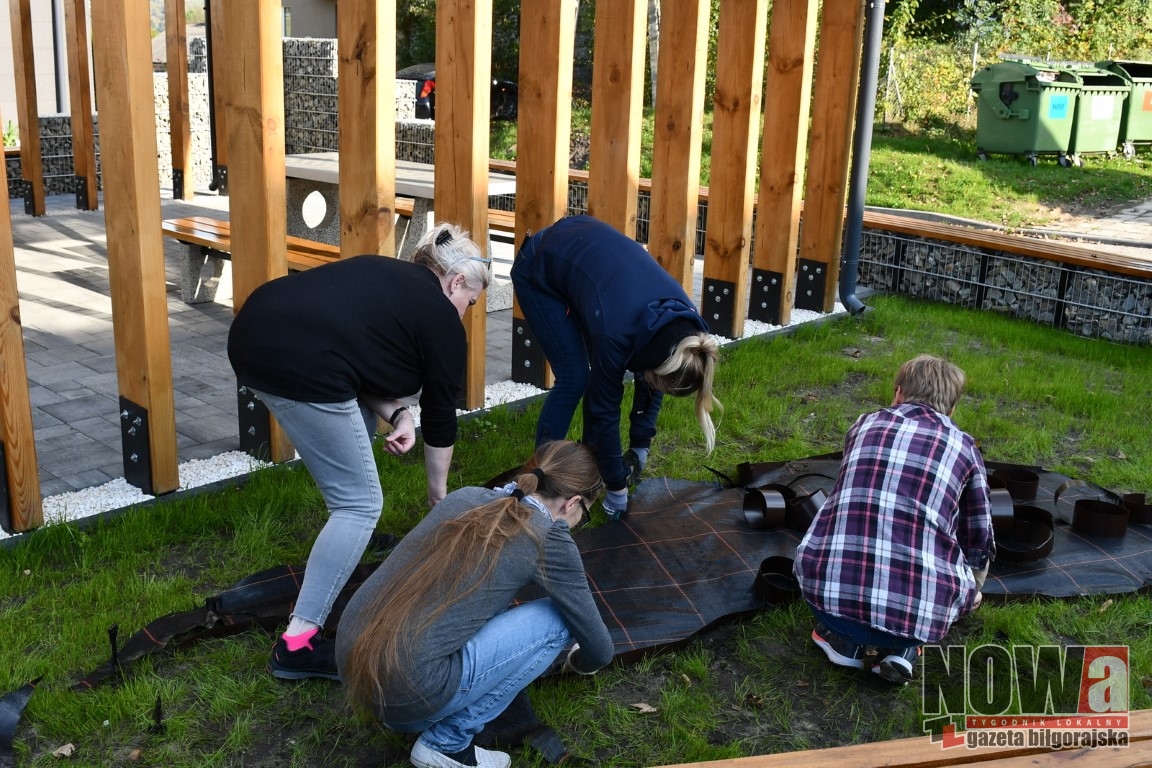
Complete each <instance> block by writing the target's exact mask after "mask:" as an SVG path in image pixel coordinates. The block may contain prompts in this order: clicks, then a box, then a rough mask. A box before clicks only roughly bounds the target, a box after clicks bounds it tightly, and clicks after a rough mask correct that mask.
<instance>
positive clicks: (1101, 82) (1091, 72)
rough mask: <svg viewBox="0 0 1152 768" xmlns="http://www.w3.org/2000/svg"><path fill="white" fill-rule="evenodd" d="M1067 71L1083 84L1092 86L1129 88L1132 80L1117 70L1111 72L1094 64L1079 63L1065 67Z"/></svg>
mask: <svg viewBox="0 0 1152 768" xmlns="http://www.w3.org/2000/svg"><path fill="white" fill-rule="evenodd" d="M1065 71H1066V72H1069V73H1071V74H1072V75H1074V76H1075V77H1076V79H1077V81H1078V82H1079V83H1080V84H1081V85H1086V86H1089V87H1092V88H1098V87H1115V88H1128V87H1129V86H1130V83H1131V81H1130V80H1129V79H1128V78H1127V77H1125V76H1124V75H1121V74H1119V73H1117V72H1110V71H1108V70H1107V69H1101V68H1100V67H1097V66H1096V65H1094V64H1079V65H1077V66H1069V67H1067V68H1066V69H1065Z"/></svg>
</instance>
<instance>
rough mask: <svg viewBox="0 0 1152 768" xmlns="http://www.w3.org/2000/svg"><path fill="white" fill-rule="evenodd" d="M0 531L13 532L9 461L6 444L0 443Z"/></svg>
mask: <svg viewBox="0 0 1152 768" xmlns="http://www.w3.org/2000/svg"><path fill="white" fill-rule="evenodd" d="M0 529H3V530H4V532H5V533H16V531H14V530H12V497H11V496H9V495H8V459H7V458H6V457H5V455H4V443H3V442H0Z"/></svg>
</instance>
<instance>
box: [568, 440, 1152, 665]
mask: <svg viewBox="0 0 1152 768" xmlns="http://www.w3.org/2000/svg"><path fill="white" fill-rule="evenodd" d="M839 464H840V456H839V455H838V454H832V455H827V456H819V457H813V458H809V459H803V460H799V461H792V462H778V463H771V464H745V465H741V466H740V467H737V468H736V470H735V471H732V472H731V473H730V474H729V473H724V474H725V475H727V476H728V477H730V478H731V481H730V482H725V481H724V480H718V481H717V482H691V481H685V480H674V479H669V478H655V479H649V480H645V481H644V482H643V483H641V484H640V485H639V486H637V488H636V489H635V490H634V491H633V493H632V496H631V501H630V504H629V512H628V514H627V515H626V516H625V517H624V519H623V520H622V521H620V522H619V523H609V524H606V525H602V526H599V527H597V528H594V529H591V530H586V531H579V532H577V533H576V536H575V539H576V543H577V546H578V547H579V549H580V551H581V553H582V554H583V556H584V564H585V567H586V569H587V571H588V578H589V581H590V583H591V585H592V589H593V594H594V595H595V597H596V600H597V602H598V604H599V606H600V611H601V615H602V616H603V617H604V620H605V622H606V623H607V625H608V629H609V631H610V632H611V634H612V638H613V640H614V642H615V644H616V653H617V654H618V655H621V654H629V653H632V652H636V651H642V650H645V649H650V648H654V647H658V646H664V645H668V644H672V643H676V642H679V641H682V640H684V639H686V638H688V637H690V636H691V635H693V634H695V633H697V632H699V631H700V630H702V629H704V628H705V627H707V626H708V625H710V624H712V623H714V622H716V621H718V620H720V619H723V618H724V617H726V616H731V615H734V614H741V613H747V612H750V611H756V610H760V609H763V608H765V607H766V605H765V603H764V601H763V600H762V599H761V598H760V597H759V596H758V594H757V592H756V590H755V589H754V585H755V582H756V577H757V575H758V573H759V568H760V564H761V563H762V562H763V561H764V560H765V559H766V558H769V557H773V556H784V557H788V558H792V557H794V555H795V551H796V546H797V544H799V541H800V538H801V536H802V535H803V533H802V531H801V530H793V529H790V528H788V527H787V525H781V526H777V527H774V528H764V529H754V528H752V527H751V526H750V525H749V524H748V523H747V522H745V520H744V515H743V500H744V494H745V492H746V491H747V490H748V489H750V488H755V487H762V486H766V485H774V486H777V487H779V486H784V487H786V488H790V489H791V490H793V491H795V492H796V497H797V498H802V497H804V496H805V495H807V494H811V493H813V492H817V491H824V492H825V493H827V492H828V491H830V490H831V487H832V484H833V482H834V478H835V477H836V473H837V470H838V469H839ZM989 466H990V468H995V467H1001V466H1003V467H1012V466H1015V465H1008V464H997V463H990V464H989ZM1028 469H1031V470H1033V471H1035V472H1036V474H1037V475H1038V476H1039V487H1038V490H1037V492H1036V497H1035V499H1034V500H1031V501H1029V502H1027V503H1028V504H1029V505H1030V506H1034V507H1039V508H1041V509H1045V510H1047V511H1048V512H1050V513H1052V514H1053V516H1054V518H1055V520H1056V524H1055V531H1054V546H1053V549H1052V553H1051V555H1050V556H1049V557H1047V558H1044V559H1042V560H1038V561H1036V562H1032V563H1010V562H1007V561H998V562H996V563H994V564H993V566H992V568H991V570H990V573H989V577H988V580H987V582H986V584H985V586H984V593H985V595H986V596H987V597H989V598H1006V597H1009V596H1018V595H1047V596H1051V597H1072V596H1076V595H1097V594H1121V593H1126V592H1134V591H1137V590H1140V589H1143V588H1145V587H1147V586H1148V585H1149V584H1152V525H1147V524H1132V525H1129V526H1128V529H1127V531H1126V534H1125V535H1124V536H1123V537H1120V538H1114V537H1107V538H1106V537H1098V536H1084V535H1080V534H1078V533H1075V532H1073V531H1072V530H1071V526H1070V525H1069V524H1068V523H1067V522H1063V521H1062V519H1066V520H1068V521H1070V520H1071V519H1072V509H1073V505H1074V503H1075V501H1076V500H1077V499H1084V498H1100V499H1115V498H1116V496H1115V495H1114V494H1112V493H1111V492H1109V491H1108V490H1106V489H1104V488H1100V487H1099V486H1095V485H1091V484H1084V483H1081V484H1077V483H1076V482H1075V481H1073V482H1072V483H1069V480H1070V478H1068V477H1067V476H1065V475H1061V474H1058V473H1055V472H1048V471H1046V470H1043V469H1040V468H1037V467H1030V468H1028ZM717 474H718V475H719V474H720V473H717ZM1061 486H1065V488H1064V490H1063V491H1062V492H1061V493H1060V494H1059V497H1058V498H1057V497H1056V491H1057V490H1059V489H1060V488H1061Z"/></svg>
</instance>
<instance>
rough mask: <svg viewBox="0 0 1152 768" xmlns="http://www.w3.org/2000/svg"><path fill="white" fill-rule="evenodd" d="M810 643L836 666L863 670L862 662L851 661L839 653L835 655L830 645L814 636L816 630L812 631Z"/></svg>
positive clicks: (858, 660) (818, 636)
mask: <svg viewBox="0 0 1152 768" xmlns="http://www.w3.org/2000/svg"><path fill="white" fill-rule="evenodd" d="M812 642H814V643H816V645H818V646H819V647H820V650H822V651H824V655H825V656H827V657H828V661H830V662H832V663H833V664H835V665H836V666H838V667H844V668H845V669H864V662H863V661H862V660H860V659H851V658H848V657H847V656H845V655H843V654H841V653H837V652H836V649H835V648H833V647H832V645H831V643H829V642H828V641H827V640H825V639H824V638H822V637H820V635H818V634H816V630H812Z"/></svg>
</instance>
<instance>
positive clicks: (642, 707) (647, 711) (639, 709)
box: [632, 701, 657, 715]
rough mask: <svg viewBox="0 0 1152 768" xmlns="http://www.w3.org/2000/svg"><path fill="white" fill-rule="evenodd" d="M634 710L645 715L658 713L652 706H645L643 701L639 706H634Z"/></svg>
mask: <svg viewBox="0 0 1152 768" xmlns="http://www.w3.org/2000/svg"><path fill="white" fill-rule="evenodd" d="M632 709H634V710H636V711H637V712H640V713H642V714H645V715H651V714H652V713H654V712H656V711H657V710H656V707H654V706H652V705H651V704H645V703H644V702H642V701H641V702H639V703H637V704H633V705H632Z"/></svg>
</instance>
